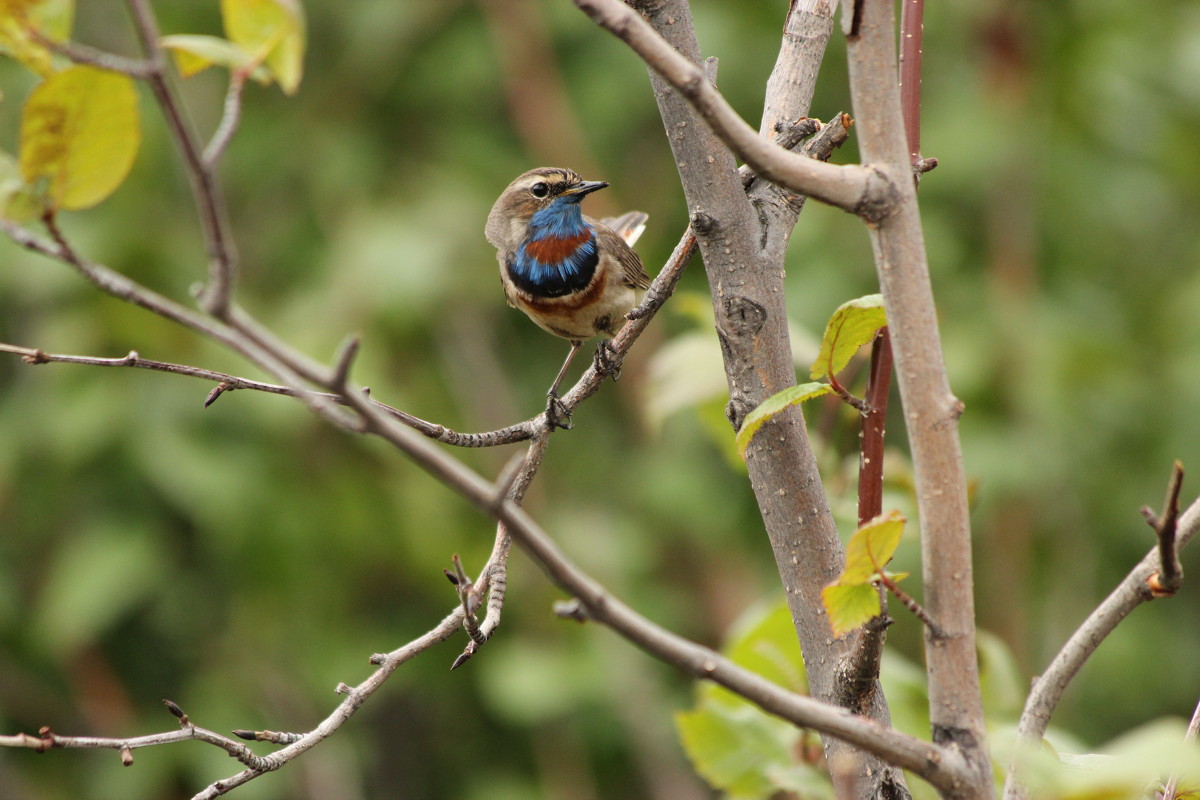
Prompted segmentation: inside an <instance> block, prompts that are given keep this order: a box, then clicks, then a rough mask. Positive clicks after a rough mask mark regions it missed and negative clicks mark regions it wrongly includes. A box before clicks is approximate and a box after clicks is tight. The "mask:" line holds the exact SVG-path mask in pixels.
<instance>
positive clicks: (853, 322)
mask: <svg viewBox="0 0 1200 800" xmlns="http://www.w3.org/2000/svg"><path fill="white" fill-rule="evenodd" d="M884 325H887V314H886V313H885V312H884V310H883V295H881V294H869V295H867V296H866V297H859V298H858V299H856V300H850V301H849V302H846V303H843V304H842V305H841V306H839V307H838V310H837V311H835V312H833V316H832V317H830V318H829V324H828V325H826V326H825V338H824V339H822V340H821V353H820V355H818V356H817V360H816V361H814V362H813V366H812V373H811V377H812V379H813V380H819V379H821V378H824V377H826V376H827V375H836V374H837V373H839V372H841V371H842V368H843V367H845V366H846V364H847V363H849V361H850V358H851V356H853V355H854V354H855V353H856V352H858V348H860V347H862V346H863V345H864V344H866V343H868V342H870V341H871V340H872V339H874V338H875V334H876V333H878V332H879V329H880V328H882V327H883V326H884Z"/></svg>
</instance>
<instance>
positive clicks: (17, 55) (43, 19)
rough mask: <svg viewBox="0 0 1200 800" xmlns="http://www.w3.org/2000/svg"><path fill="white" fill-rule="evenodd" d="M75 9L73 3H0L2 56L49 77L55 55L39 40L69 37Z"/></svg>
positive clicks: (58, 0) (23, 0)
mask: <svg viewBox="0 0 1200 800" xmlns="http://www.w3.org/2000/svg"><path fill="white" fill-rule="evenodd" d="M73 10H74V6H73V4H72V3H71V1H70V0H48V1H47V2H43V0H0V53H3V54H4V55H7V56H8V57H9V58H11V59H13V60H14V61H18V62H20V63H21V64H24V65H25V66H26V67H28V68H29V69H31V70H33V71H34V72H36V73H37V74H39V75H42V76H46V75H49V74H50V73H52V72H53V71H54V64H53V62H52V53H51V50H50V48H48V47H47V46H46V45H45V43H44V42H42V41H41V39H40V38H39V37H45V38H48V39H63V38H66V35H67V34H68V33H69V32H70V18H71V14H72V12H73ZM64 16H65V19H64Z"/></svg>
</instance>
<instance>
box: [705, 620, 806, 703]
mask: <svg viewBox="0 0 1200 800" xmlns="http://www.w3.org/2000/svg"><path fill="white" fill-rule="evenodd" d="M723 651H724V653H725V655H726V656H728V657H729V659H730V660H731V661H733V662H734V663H735V664H737V665H738V666H740V667H745V668H746V669H748V670H751V671H753V672H757V673H758V674H759V675H762V676H763V677H764V678H766V679H767V680H769V681H771V682H772V683H777V684H779V685H780V686H782V687H783V688H785V689H789V690H791V691H793V692H799V693H801V694H806V693H807V692H808V677H807V675H806V674H805V671H804V657H803V655H801V653H800V643H799V642H798V641H797V639H796V626H795V624H794V623H793V622H792V614H791V611H790V610H789V609H788V607H787V604H786V603H780V604H778V605H777V606H775V608H773V609H771V610H770V611H769V612H767V613H766V614H765V615H762V616H756V618H755V619H754V620H753V621H752V622H751V624H750V625H749V626H748V627H746V628H745V630H743V631H741V632H740V633H738V634H737V635H736V636H735V637H734V638H733V639H732V640H730V641H729V642H728V643H727V644H726V645H725V647H724V648H723ZM743 702H744V701H743Z"/></svg>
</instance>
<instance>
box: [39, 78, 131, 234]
mask: <svg viewBox="0 0 1200 800" xmlns="http://www.w3.org/2000/svg"><path fill="white" fill-rule="evenodd" d="M140 141H141V129H140V128H139V126H138V108H137V92H136V91H135V90H134V88H133V81H132V80H130V79H129V78H128V77H127V76H125V75H120V74H117V73H115V72H109V71H107V70H102V69H97V68H95V67H88V66H77V67H71V68H69V69H65V70H63V71H62V72H56V73H55V74H53V75H51V76H50V77H49V78H47V79H46V80H44V81H43V82H42V83H41V84H39V85H38V86H37V87H36V88H35V89H34V90H33V92H31V93H30V95H29V99H28V100H27V101H26V102H25V110H24V112H23V114H22V116H21V157H20V164H21V175H22V177H23V178H24V179H25V183H26V184H29V185H35V184H38V183H44V184H45V193H44V194H45V198H46V202H47V204H48V207H49V208H52V209H67V210H73V209H81V208H89V207H91V206H94V205H95V204H96V203H99V202H100V201H101V200H103V199H104V198H106V197H108V196H109V195H110V194H112V193H113V192H114V191H115V190H116V188H117V187H118V186H120V185H121V182H122V181H123V180H125V176H126V175H128V174H129V170H130V168H131V167H132V166H133V159H134V157H135V156H136V155H137V150H138V145H139V143H140Z"/></svg>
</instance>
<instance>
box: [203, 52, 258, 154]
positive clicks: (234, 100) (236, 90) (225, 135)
mask: <svg viewBox="0 0 1200 800" xmlns="http://www.w3.org/2000/svg"><path fill="white" fill-rule="evenodd" d="M248 75H249V71H248V70H247V69H238V70H234V71H233V72H232V73H231V74H230V75H229V89H228V91H226V93H225V109H224V111H223V112H222V114H221V122H220V123H219V124H218V125H217V129H216V131H214V132H213V135H212V139H210V140H209V142H208V147H206V148H204V155H203V161H204V166H205V168H206V169H209V170H212V169H216V167H217V164H218V163H219V162H220V161H221V156H223V155H225V148H226V147H228V146H229V142H230V141H232V140H233V135H234V134H235V133H237V128H238V124H239V123H240V122H241V120H242V90H244V89H245V88H246V78H247V76H248Z"/></svg>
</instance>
